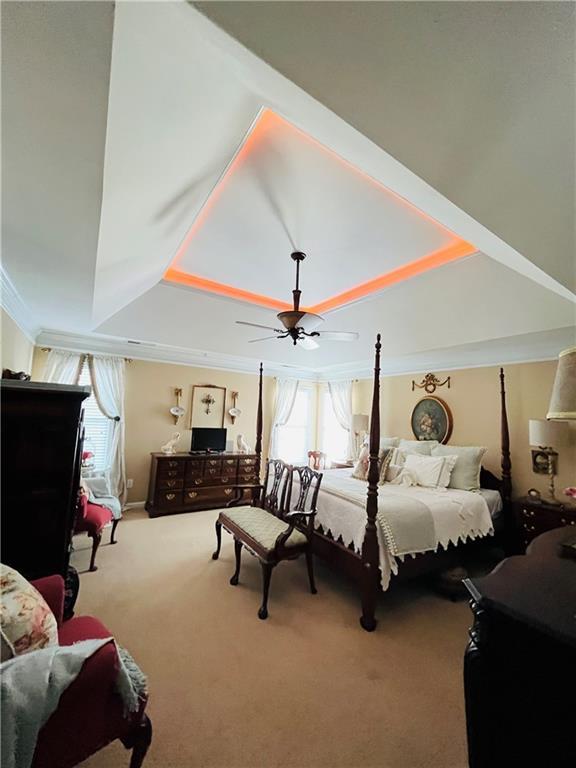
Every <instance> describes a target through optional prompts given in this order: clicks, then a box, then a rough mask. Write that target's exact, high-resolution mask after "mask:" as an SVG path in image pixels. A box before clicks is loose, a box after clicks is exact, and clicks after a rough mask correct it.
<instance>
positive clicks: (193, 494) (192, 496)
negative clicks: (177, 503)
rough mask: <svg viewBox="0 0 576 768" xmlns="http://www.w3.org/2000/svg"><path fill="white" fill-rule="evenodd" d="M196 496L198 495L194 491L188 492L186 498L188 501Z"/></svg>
mask: <svg viewBox="0 0 576 768" xmlns="http://www.w3.org/2000/svg"><path fill="white" fill-rule="evenodd" d="M196 496H198V494H197V493H196V491H188V498H189V499H195V498H196Z"/></svg>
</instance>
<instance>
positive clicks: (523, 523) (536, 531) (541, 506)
mask: <svg viewBox="0 0 576 768" xmlns="http://www.w3.org/2000/svg"><path fill="white" fill-rule="evenodd" d="M514 519H515V523H516V539H517V541H516V544H517V551H519V552H524V551H525V550H526V547H527V546H528V544H530V542H531V541H532V540H533V539H535V538H536V537H537V536H539V535H540V534H541V533H544V532H545V531H551V530H553V529H554V528H561V527H562V526H565V525H570V526H573V527H574V533H575V534H576V504H569V503H568V502H562V503H561V504H550V503H549V502H548V501H546V500H544V499H543V500H542V501H538V500H537V499H533V498H531V497H530V496H526V497H524V498H522V499H517V500H516V501H514Z"/></svg>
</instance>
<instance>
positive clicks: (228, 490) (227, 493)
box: [224, 488, 232, 496]
mask: <svg viewBox="0 0 576 768" xmlns="http://www.w3.org/2000/svg"><path fill="white" fill-rule="evenodd" d="M224 493H225V494H226V496H230V494H231V493H232V488H224Z"/></svg>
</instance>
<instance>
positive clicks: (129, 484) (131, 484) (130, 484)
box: [126, 477, 134, 488]
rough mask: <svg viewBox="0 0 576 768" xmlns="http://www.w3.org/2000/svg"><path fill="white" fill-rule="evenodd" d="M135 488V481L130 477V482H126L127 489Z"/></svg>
mask: <svg viewBox="0 0 576 768" xmlns="http://www.w3.org/2000/svg"><path fill="white" fill-rule="evenodd" d="M133 486H134V480H132V478H131V477H130V478H128V480H126V488H132V487H133Z"/></svg>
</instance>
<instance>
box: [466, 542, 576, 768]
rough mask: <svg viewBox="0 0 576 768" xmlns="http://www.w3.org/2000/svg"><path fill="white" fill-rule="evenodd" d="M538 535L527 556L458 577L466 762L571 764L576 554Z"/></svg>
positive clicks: (575, 743)
mask: <svg viewBox="0 0 576 768" xmlns="http://www.w3.org/2000/svg"><path fill="white" fill-rule="evenodd" d="M575 538H576V530H575V529H573V528H572V529H568V528H566V527H564V528H558V529H556V530H553V531H548V532H547V533H543V534H542V535H540V536H539V537H537V538H536V539H535V540H534V541H533V542H532V543H531V544H530V545H529V547H528V551H527V553H526V555H519V556H514V557H509V558H507V559H506V560H503V561H502V562H501V563H500V564H499V565H498V566H497V567H496V568H495V569H494V570H493V571H492V573H490V574H489V575H488V576H484V577H482V578H478V579H466V580H465V581H464V584H465V586H466V588H467V589H468V591H469V592H470V595H471V596H472V600H471V607H472V611H473V613H474V626H473V627H472V629H471V630H470V642H469V643H468V647H467V649H466V655H465V659H464V688H465V698H466V727H467V734H468V755H469V765H470V768H512V766H522V768H532V767H534V768H536V767H537V766H538V768H541V766H550V767H551V768H552V766H553V768H574V766H575V765H576V727H575V724H576V560H574V559H570V558H568V557H565V556H563V555H562V553H561V544H562V543H564V542H567V541H568V540H571V539H575Z"/></svg>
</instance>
